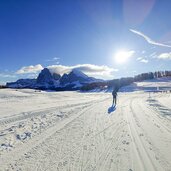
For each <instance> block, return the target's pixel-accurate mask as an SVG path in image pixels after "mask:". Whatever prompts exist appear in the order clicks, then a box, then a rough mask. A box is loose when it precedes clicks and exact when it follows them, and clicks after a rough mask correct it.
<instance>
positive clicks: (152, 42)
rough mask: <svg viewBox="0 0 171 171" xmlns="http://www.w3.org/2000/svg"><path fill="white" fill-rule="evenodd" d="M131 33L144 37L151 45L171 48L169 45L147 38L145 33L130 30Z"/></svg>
mask: <svg viewBox="0 0 171 171" xmlns="http://www.w3.org/2000/svg"><path fill="white" fill-rule="evenodd" d="M129 30H130V31H131V32H133V33H135V34H137V35H139V36H141V37H143V38H144V39H145V40H146V41H147V42H148V43H149V44H152V45H156V46H162V47H171V45H167V44H163V43H159V42H156V41H154V40H152V39H151V38H150V37H148V36H146V35H145V34H144V33H142V32H139V31H137V30H133V29H129Z"/></svg>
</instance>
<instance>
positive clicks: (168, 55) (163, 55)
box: [157, 52, 171, 59]
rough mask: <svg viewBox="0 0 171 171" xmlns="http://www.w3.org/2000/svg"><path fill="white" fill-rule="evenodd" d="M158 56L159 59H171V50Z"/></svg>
mask: <svg viewBox="0 0 171 171" xmlns="http://www.w3.org/2000/svg"><path fill="white" fill-rule="evenodd" d="M157 58H158V59H171V52H169V53H162V54H160V55H159V56H158V57H157Z"/></svg>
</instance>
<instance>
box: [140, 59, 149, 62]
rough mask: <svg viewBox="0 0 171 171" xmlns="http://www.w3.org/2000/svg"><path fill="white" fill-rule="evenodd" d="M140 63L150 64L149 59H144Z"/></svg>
mask: <svg viewBox="0 0 171 171" xmlns="http://www.w3.org/2000/svg"><path fill="white" fill-rule="evenodd" d="M140 62H142V63H148V60H147V59H142V60H140Z"/></svg>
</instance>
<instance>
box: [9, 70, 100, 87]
mask: <svg viewBox="0 0 171 171" xmlns="http://www.w3.org/2000/svg"><path fill="white" fill-rule="evenodd" d="M99 81H103V80H99V79H96V78H93V77H88V76H87V75H86V74H84V73H83V72H81V71H79V70H77V69H73V70H72V71H71V72H70V73H69V74H66V73H65V74H64V75H63V76H62V77H61V75H60V74H57V73H51V72H50V70H49V69H48V68H44V69H43V70H42V71H41V72H40V74H39V75H38V77H37V79H20V80H17V81H16V82H11V83H7V84H6V85H7V87H10V88H37V89H53V90H77V89H80V88H81V87H82V86H85V85H87V84H89V83H93V82H99Z"/></svg>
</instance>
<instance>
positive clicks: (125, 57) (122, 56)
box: [114, 50, 134, 64]
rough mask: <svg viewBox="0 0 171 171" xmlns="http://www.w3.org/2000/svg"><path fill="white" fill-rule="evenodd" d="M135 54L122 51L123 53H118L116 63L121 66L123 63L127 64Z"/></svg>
mask: <svg viewBox="0 0 171 171" xmlns="http://www.w3.org/2000/svg"><path fill="white" fill-rule="evenodd" d="M133 54H134V51H124V50H121V51H118V52H117V53H116V54H115V56H114V58H115V61H116V62H117V63H119V64H122V63H125V62H127V61H128V59H129V58H130V57H131V56H132V55H133Z"/></svg>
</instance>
